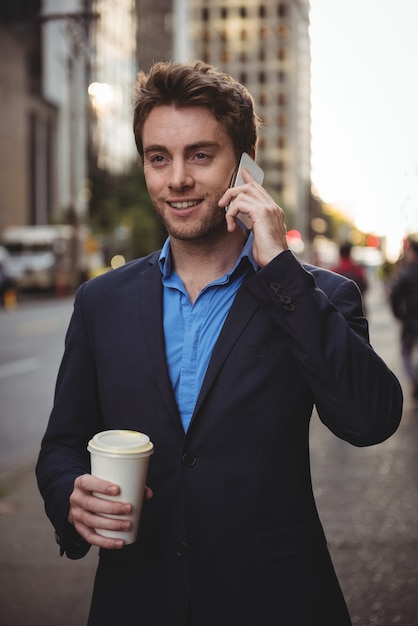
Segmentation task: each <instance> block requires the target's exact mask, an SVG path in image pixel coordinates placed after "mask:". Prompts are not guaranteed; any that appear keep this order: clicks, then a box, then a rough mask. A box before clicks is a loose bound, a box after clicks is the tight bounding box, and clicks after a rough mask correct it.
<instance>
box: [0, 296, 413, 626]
mask: <svg viewBox="0 0 418 626" xmlns="http://www.w3.org/2000/svg"><path fill="white" fill-rule="evenodd" d="M368 310H369V315H370V322H371V338H372V344H373V345H374V347H375V349H376V351H377V352H378V353H379V354H380V355H381V356H382V357H383V358H384V359H385V360H386V362H387V363H388V365H389V367H391V368H392V369H393V370H394V371H395V373H396V374H397V376H398V377H399V379H400V381H401V383H402V384H403V385H404V390H405V412H404V418H403V422H402V424H401V427H400V429H399V431H398V433H396V434H395V435H394V436H393V437H392V438H391V439H390V440H388V441H387V442H385V443H384V444H382V445H381V446H373V447H371V448H363V449H356V448H353V447H352V446H349V445H348V444H345V443H344V442H341V441H340V440H338V439H337V438H336V437H335V436H334V435H331V434H329V433H328V431H327V430H326V429H325V428H324V427H322V425H321V424H319V422H318V420H315V419H314V420H313V425H312V438H311V448H312V463H313V478H314V488H315V493H316V498H317V502H318V507H319V510H320V515H321V518H322V521H323V523H324V526H325V530H326V534H327V536H328V540H329V545H330V551H331V554H332V557H333V560H334V563H335V566H336V569H337V572H338V575H339V577H340V581H341V585H342V587H343V590H344V594H345V596H346V598H347V602H348V604H349V608H350V613H351V615H352V619H353V624H354V625H355V626H369V625H370V624H374V625H376V626H392V624H399V626H414V625H415V626H416V624H418V619H417V617H416V615H417V613H418V596H417V588H418V531H417V528H418V527H417V521H416V520H417V510H418V498H417V487H416V483H417V479H418V462H417V458H418V456H417V444H418V409H417V407H414V406H413V405H412V404H411V400H410V397H409V388H408V387H407V386H406V385H405V383H406V381H405V377H404V374H403V371H402V367H401V364H400V360H399V345H398V328H397V325H396V322H395V321H394V320H393V319H392V318H391V315H390V312H389V311H388V309H387V306H386V303H385V301H384V298H383V292H382V291H381V290H380V289H379V290H376V291H373V293H371V294H370V299H369V301H368ZM3 484H4V483H3ZM97 555H98V551H97V549H96V548H92V549H91V550H90V552H89V554H88V555H87V557H85V558H84V559H81V560H79V561H70V560H69V559H67V558H66V557H60V556H59V552H58V546H57V545H56V543H55V540H54V536H53V529H52V526H51V525H50V523H49V521H48V520H47V518H46V515H45V513H44V510H43V503H42V501H41V497H40V495H39V493H38V490H37V487H36V482H35V476H34V467H28V468H26V469H25V470H24V471H23V470H22V473H21V476H20V477H18V478H16V479H15V480H14V481H13V482H12V483H10V484H9V485H8V486H7V489H6V490H5V489H3V492H2V493H0V576H1V585H0V626H83V625H84V624H85V623H86V619H87V614H88V607H89V603H90V596H91V591H92V585H93V578H94V572H95V569H96V564H97ZM115 626H124V625H119V624H115ZM145 626H146V625H145ZM161 626H169V625H168V624H167V625H166V624H161ZM214 626H215V625H214ZM254 626H265V625H263V624H254ZM266 626H267V625H266ZM283 626H287V625H283ZM335 626H338V624H335Z"/></svg>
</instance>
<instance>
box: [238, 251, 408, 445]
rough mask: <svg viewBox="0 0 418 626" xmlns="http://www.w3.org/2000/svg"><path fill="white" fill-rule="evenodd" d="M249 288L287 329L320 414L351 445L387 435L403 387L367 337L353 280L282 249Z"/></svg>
mask: <svg viewBox="0 0 418 626" xmlns="http://www.w3.org/2000/svg"><path fill="white" fill-rule="evenodd" d="M308 269H309V271H308ZM248 288H249V290H250V292H251V293H252V295H253V296H254V297H255V298H256V299H257V300H258V301H259V303H260V305H261V306H262V307H263V308H264V309H265V311H266V312H267V313H268V315H269V316H270V317H271V318H273V320H274V322H275V323H276V324H278V325H279V326H280V328H281V329H282V330H284V332H285V334H286V337H287V341H288V345H289V347H290V349H291V352H292V354H293V355H294V358H295V359H296V361H297V363H298V365H299V367H300V370H301V371H302V373H303V375H304V376H305V377H306V380H307V382H308V384H309V386H310V388H311V391H312V395H313V398H314V402H315V405H316V408H317V411H318V414H319V417H320V419H321V420H322V422H323V423H324V424H325V425H326V426H327V427H328V428H329V429H330V430H331V431H332V432H333V433H334V434H336V435H337V436H338V437H340V438H341V439H344V440H345V441H348V442H350V443H352V444H353V445H356V446H366V445H373V444H376V443H379V442H381V441H384V440H385V439H387V438H388V437H389V436H391V435H392V434H393V433H394V432H395V430H396V429H397V427H398V425H399V422H400V419H401V415H402V403H403V397H402V390H401V386H400V384H399V382H398V380H397V378H396V377H395V375H394V374H393V373H392V372H391V371H390V370H389V368H388V367H387V366H386V364H385V363H384V362H383V360H382V359H381V358H380V357H379V356H378V355H377V354H376V352H375V351H374V350H373V348H372V347H371V345H370V343H369V337H368V324H367V321H366V319H365V318H364V316H363V312H362V301H361V294H360V292H359V290H358V288H357V286H356V285H355V284H354V283H353V282H352V281H350V280H348V279H346V278H344V277H341V276H338V275H336V274H334V273H332V272H329V271H327V270H322V269H319V268H314V267H311V268H305V267H304V266H302V264H301V263H300V262H299V261H298V260H297V259H296V258H295V256H294V255H293V253H292V252H290V251H285V252H283V253H282V254H280V255H279V256H278V257H276V258H275V259H274V260H273V261H272V262H271V263H269V264H268V265H267V266H266V267H264V268H262V269H261V270H260V271H259V272H258V273H257V274H256V275H255V276H254V277H253V278H252V279H251V280H250V281H249V282H248Z"/></svg>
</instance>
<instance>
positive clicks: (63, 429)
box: [36, 287, 100, 558]
mask: <svg viewBox="0 0 418 626" xmlns="http://www.w3.org/2000/svg"><path fill="white" fill-rule="evenodd" d="M82 296H83V287H81V289H80V290H79V292H78V293H77V296H76V300H75V305H74V311H73V315H72V318H71V321H70V325H69V328H68V331H67V335H66V340H65V351H64V356H63V359H62V362H61V365H60V369H59V372H58V378H57V384H56V389H55V397H54V406H53V409H52V413H51V416H50V419H49V423H48V426H47V430H46V433H45V435H44V437H43V440H42V443H41V450H40V454H39V458H38V463H37V467H36V474H37V480H38V486H39V490H40V492H41V495H42V497H43V498H44V501H45V510H46V513H47V515H48V517H49V519H50V520H51V522H52V525H53V526H54V528H55V537H56V540H57V543H58V544H59V545H60V552H61V554H63V553H64V552H66V554H67V556H68V557H69V558H80V557H82V556H84V555H85V554H86V553H87V552H88V550H89V548H90V545H89V544H88V543H86V542H85V541H84V540H83V539H82V538H81V536H80V535H78V533H77V532H76V531H75V529H74V527H73V526H72V525H71V524H70V523H69V522H68V511H69V497H70V495H71V493H72V491H73V487H74V480H75V479H76V478H77V477H78V476H80V475H82V474H85V473H89V472H90V459H89V454H88V451H87V449H86V443H85V442H86V441H88V440H89V438H90V437H91V436H92V434H94V432H97V431H98V430H99V429H100V404H99V400H98V397H97V384H96V369H95V364H94V360H93V358H92V354H91V350H90V344H89V339H88V335H87V332H86V329H85V324H84V319H83V312H82Z"/></svg>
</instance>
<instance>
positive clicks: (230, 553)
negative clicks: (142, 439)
mask: <svg viewBox="0 0 418 626" xmlns="http://www.w3.org/2000/svg"><path fill="white" fill-rule="evenodd" d="M157 260H158V253H156V254H153V255H150V256H149V257H147V258H144V259H139V260H137V261H134V262H131V263H129V264H127V265H126V266H124V267H122V268H120V269H118V270H115V271H112V272H110V273H108V274H106V275H104V276H101V277H99V278H97V279H94V280H92V281H89V282H88V283H86V284H84V285H83V286H82V287H81V288H80V289H79V291H78V293H77V296H76V301H75V307H74V313H73V316H72V320H71V323H70V326H69V330H68V333H67V338H66V349H65V353H64V357H63V361H62V364H61V367H60V371H59V375H58V381H57V389H56V395H55V403H54V408H53V411H52V414H51V418H50V421H49V425H48V428H47V432H46V434H45V437H44V439H43V442H42V448H41V453H40V457H39V461H38V466H37V473H38V482H39V487H40V490H41V493H42V495H43V497H44V499H45V503H46V510H47V513H48V516H49V517H50V519H51V521H52V523H53V525H54V527H55V529H56V533H57V535H58V538H59V542H60V544H61V551H65V552H66V553H67V555H68V556H69V557H70V558H78V557H80V556H82V555H83V554H85V553H86V551H87V549H88V546H87V544H84V542H82V541H81V542H80V540H79V539H80V538H79V537H78V536H77V534H76V533H75V532H74V529H72V527H71V526H70V525H69V523H68V522H67V515H68V507H69V495H70V493H71V491H72V489H73V483H74V479H75V478H76V477H77V476H78V475H80V474H82V473H85V472H89V457H88V453H87V451H86V445H87V442H88V440H89V439H90V438H91V437H92V435H93V434H94V433H96V432H98V431H101V430H105V429H112V428H127V429H134V430H139V431H142V432H145V433H147V434H148V435H149V436H150V438H151V440H152V441H153V443H154V445H155V453H154V455H153V456H152V457H151V461H150V468H149V475H148V481H147V482H148V484H149V486H150V487H151V488H152V489H153V490H154V497H153V498H152V499H151V500H150V501H146V502H145V504H144V508H143V512H142V518H141V524H140V529H139V537H138V541H137V542H136V543H135V544H133V545H131V546H127V547H125V548H123V549H122V550H120V551H106V550H102V551H101V554H100V563H99V566H98V572H97V576H96V583H95V589H94V595H93V601H92V608H91V614H90V621H89V624H91V625H98V626H106V625H107V624H109V625H112V626H114V625H115V624H123V625H124V626H127V625H130V624H143V625H144V626H151V625H155V626H162V625H164V626H165V625H168V624H170V626H184V625H185V624H186V615H187V611H188V607H189V604H190V606H191V609H192V612H193V616H194V620H195V624H196V626H213V625H214V624H217V626H227V625H228V626H234V625H236V626H258V625H261V624H262V625H263V626H269V625H270V624H271V625H273V624H274V625H277V624H285V625H286V626H293V625H294V626H337V625H338V626H344V625H346V624H349V623H350V621H349V617H348V613H347V610H346V607H345V603H344V600H343V598H342V595H341V591H340V588H339V585H338V582H337V579H336V576H335V573H334V570H333V567H332V564H331V561H330V558H329V554H328V551H327V548H326V540H325V537H324V533H323V530H322V527H321V523H320V521H319V519H318V515H317V510H316V506H315V502H314V498H313V494H312V486H311V478H310V467H309V441H308V438H309V422H310V417H311V413H312V409H313V406H314V405H316V408H317V411H318V413H319V416H320V419H321V420H322V421H323V423H324V424H325V425H326V426H327V427H328V428H329V429H331V431H333V432H334V433H335V434H336V435H337V436H338V437H340V438H342V439H344V440H345V441H348V442H351V443H352V444H354V445H356V446H365V445H372V444H376V443H378V442H381V441H383V440H385V439H386V438H387V437H389V436H390V435H391V434H392V433H393V432H394V431H395V430H396V428H397V426H398V424H399V420H400V416H401V411H402V392H401V389H400V386H399V383H398V381H397V380H396V378H395V376H394V375H393V374H392V373H391V372H390V370H389V369H388V368H387V367H386V365H385V364H384V363H383V361H382V360H381V359H380V358H379V356H378V355H377V354H376V353H375V352H374V351H373V349H372V348H371V346H370V345H369V342H368V329H367V322H366V320H365V319H364V317H363V315H362V307H361V296H360V293H359V291H358V289H357V287H356V285H354V283H353V282H351V281H348V280H347V279H345V278H343V277H341V276H338V275H336V274H333V273H331V272H328V271H326V270H322V269H319V268H315V267H311V266H303V265H302V264H301V263H300V262H299V261H298V260H297V259H296V258H295V257H294V255H293V254H292V253H291V252H290V251H286V252H284V253H282V254H280V255H279V256H278V257H276V259H274V260H273V261H272V262H271V263H270V264H269V265H268V266H266V267H264V268H263V269H261V270H259V271H258V272H257V273H253V272H252V271H251V273H250V275H249V277H248V279H247V280H246V281H245V283H244V284H243V285H242V287H241V288H240V290H239V292H238V294H237V297H236V300H235V302H234V304H233V306H232V308H231V310H230V313H229V315H228V317H227V319H226V322H225V324H224V326H223V328H222V329H221V332H220V335H219V339H218V341H217V343H216V345H215V348H214V351H213V354H212V358H211V360H210V363H209V366H208V370H207V374H206V377H205V379H204V382H203V386H202V389H201V392H200V395H199V398H198V401H197V404H196V408H195V411H194V415H193V418H192V422H191V424H190V427H189V430H188V432H187V433H186V434H185V433H184V431H183V428H182V424H181V421H180V416H179V412H178V409H177V406H176V402H175V399H174V394H173V391H172V388H171V384H170V379H169V375H168V370H167V365H166V358H165V348H164V335H163V320H162V285H161V273H160V269H159V266H158V262H157Z"/></svg>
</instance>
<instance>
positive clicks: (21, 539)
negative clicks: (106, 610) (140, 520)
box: [0, 467, 116, 626]
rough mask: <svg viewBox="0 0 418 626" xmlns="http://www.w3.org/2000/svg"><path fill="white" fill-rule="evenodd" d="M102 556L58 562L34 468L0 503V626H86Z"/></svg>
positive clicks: (24, 475)
mask: <svg viewBox="0 0 418 626" xmlns="http://www.w3.org/2000/svg"><path fill="white" fill-rule="evenodd" d="M97 554H98V552H97V549H96V548H92V549H91V550H90V552H89V554H88V555H87V556H86V557H85V558H84V559H80V560H79V561H70V560H69V559H67V558H66V557H60V556H59V551H58V545H57V544H56V543H55V539H54V535H53V528H52V525H51V524H50V523H49V521H48V519H47V518H46V515H45V512H44V508H43V502H42V500H41V498H40V495H39V491H38V489H37V486H36V480H35V474H34V467H31V468H26V471H25V472H24V473H23V475H22V476H21V477H20V478H18V479H17V480H16V482H15V483H14V484H12V485H10V491H9V493H8V494H6V495H5V497H3V498H2V499H1V500H0V555H1V556H0V578H1V585H0V625H1V626H83V624H86V622H87V615H88V609H89V603H90V597H91V590H92V586H93V577H94V572H95V569H96V563H97ZM115 626H116V625H115Z"/></svg>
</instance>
